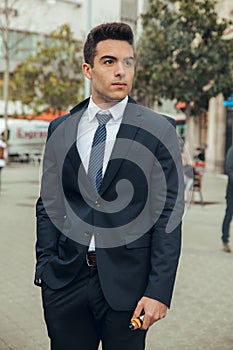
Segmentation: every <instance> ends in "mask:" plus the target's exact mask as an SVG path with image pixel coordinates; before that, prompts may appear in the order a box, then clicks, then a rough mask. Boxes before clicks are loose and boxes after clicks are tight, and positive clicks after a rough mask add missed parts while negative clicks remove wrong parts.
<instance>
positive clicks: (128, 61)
mask: <svg viewBox="0 0 233 350" xmlns="http://www.w3.org/2000/svg"><path fill="white" fill-rule="evenodd" d="M124 64H125V66H126V67H131V66H133V65H134V60H133V59H132V58H126V59H125V60H124Z"/></svg>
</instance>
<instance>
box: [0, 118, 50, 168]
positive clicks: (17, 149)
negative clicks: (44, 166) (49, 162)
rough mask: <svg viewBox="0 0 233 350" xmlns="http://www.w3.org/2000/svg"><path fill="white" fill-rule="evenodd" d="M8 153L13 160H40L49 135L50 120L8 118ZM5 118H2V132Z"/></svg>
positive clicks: (0, 121) (0, 126)
mask: <svg viewBox="0 0 233 350" xmlns="http://www.w3.org/2000/svg"><path fill="white" fill-rule="evenodd" d="M7 124H8V130H9V138H8V145H9V149H8V154H9V157H10V159H11V160H20V161H29V160H34V159H38V160H40V158H41V155H42V153H43V148H44V144H45V141H46V137H47V131H48V126H49V122H47V121H42V120H26V119H11V118H9V119H8V123H7ZM4 130H5V120H4V119H3V118H0V134H2V133H3V132H4Z"/></svg>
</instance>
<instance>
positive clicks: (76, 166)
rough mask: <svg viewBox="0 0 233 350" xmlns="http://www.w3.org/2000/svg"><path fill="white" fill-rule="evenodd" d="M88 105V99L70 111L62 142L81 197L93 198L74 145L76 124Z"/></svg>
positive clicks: (65, 123) (76, 130)
mask: <svg viewBox="0 0 233 350" xmlns="http://www.w3.org/2000/svg"><path fill="white" fill-rule="evenodd" d="M88 103H89V99H87V100H85V101H83V102H82V103H80V104H79V105H77V106H76V107H74V108H73V109H72V110H71V111H70V114H71V116H70V117H69V118H67V119H66V120H65V122H64V141H65V149H66V152H67V156H66V160H68V161H69V162H70V163H71V165H72V167H73V170H74V172H75V176H76V179H77V181H78V185H79V188H80V191H81V192H82V194H83V195H85V196H86V197H89V198H90V197H93V188H92V185H91V183H90V181H89V179H88V176H87V174H86V171H85V169H84V166H83V164H82V161H81V158H80V155H79V153H78V150H77V145H76V141H77V132H78V124H79V122H80V119H81V117H82V115H83V113H84V112H85V110H86V108H87V106H88Z"/></svg>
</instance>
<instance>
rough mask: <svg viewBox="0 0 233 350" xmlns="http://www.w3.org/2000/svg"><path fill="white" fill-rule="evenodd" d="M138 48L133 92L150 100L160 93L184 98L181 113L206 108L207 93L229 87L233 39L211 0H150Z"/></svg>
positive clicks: (231, 83) (226, 90) (161, 96)
mask: <svg viewBox="0 0 233 350" xmlns="http://www.w3.org/2000/svg"><path fill="white" fill-rule="evenodd" d="M142 25H143V32H142V36H141V38H140V40H139V43H138V48H137V61H138V65H137V76H136V81H135V92H136V95H137V98H138V100H139V101H141V102H144V103H146V104H147V105H148V106H152V105H153V103H154V102H155V101H157V102H161V100H162V99H170V100H173V99H175V100H177V101H182V102H185V103H186V108H185V111H184V112H185V113H186V115H187V116H189V115H190V114H200V113H201V112H202V111H205V110H207V108H208V102H209V99H210V98H211V97H215V96H217V95H218V94H219V93H221V92H222V93H223V94H224V96H225V97H228V96H229V94H230V92H232V86H233V74H232V67H231V62H232V57H231V54H232V49H233V46H232V41H227V40H224V37H223V35H224V31H225V30H226V28H227V27H228V26H229V22H227V21H226V20H223V19H222V20H220V19H219V18H218V15H217V13H216V11H215V1H213V0H193V1H189V0H180V1H160V0H149V6H148V9H147V12H146V13H145V14H143V16H142Z"/></svg>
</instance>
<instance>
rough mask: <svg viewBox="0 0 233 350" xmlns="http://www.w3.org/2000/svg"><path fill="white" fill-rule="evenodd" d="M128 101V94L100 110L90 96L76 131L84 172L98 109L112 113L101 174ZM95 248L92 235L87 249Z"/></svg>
mask: <svg viewBox="0 0 233 350" xmlns="http://www.w3.org/2000/svg"><path fill="white" fill-rule="evenodd" d="M127 103H128V96H126V97H125V98H124V99H123V100H122V101H120V102H119V103H117V104H116V105H114V106H113V107H111V108H109V109H108V110H104V111H103V110H101V109H100V108H99V107H98V106H97V105H96V104H95V103H94V102H93V100H92V98H90V102H89V105H88V108H87V110H86V111H85V112H84V113H83V115H82V117H81V120H80V122H79V125H78V133H77V142H76V145H77V150H78V152H79V156H80V158H81V161H82V163H83V166H84V169H85V170H86V172H87V171H88V164H89V159H90V154H91V146H92V141H93V138H94V134H95V132H96V130H97V128H98V126H99V123H98V120H97V118H96V117H95V116H96V114H97V113H98V112H99V111H103V112H106V111H109V112H110V113H111V115H112V118H111V119H110V120H109V122H108V123H107V124H106V146H105V152H104V161H103V174H102V177H103V176H104V173H105V171H106V168H107V165H108V162H109V159H110V156H111V153H112V149H113V146H114V143H115V140H116V136H117V133H118V131H119V128H120V125H121V121H122V117H123V114H124V111H125V108H126V105H127ZM90 250H95V243H94V237H92V240H91V243H90V246H89V251H90Z"/></svg>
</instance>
